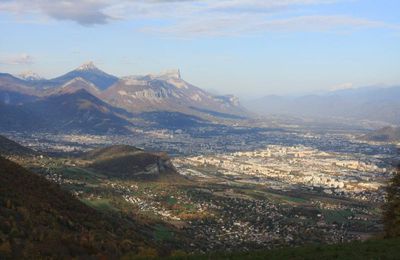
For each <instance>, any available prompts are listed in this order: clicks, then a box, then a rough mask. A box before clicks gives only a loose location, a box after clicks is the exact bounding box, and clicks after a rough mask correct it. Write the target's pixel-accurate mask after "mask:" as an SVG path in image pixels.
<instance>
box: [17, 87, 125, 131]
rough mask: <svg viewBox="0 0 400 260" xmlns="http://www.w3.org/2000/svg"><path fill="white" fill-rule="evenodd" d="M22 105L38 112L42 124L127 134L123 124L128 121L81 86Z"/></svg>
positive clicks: (50, 126)
mask: <svg viewBox="0 0 400 260" xmlns="http://www.w3.org/2000/svg"><path fill="white" fill-rule="evenodd" d="M25 107H26V109H28V110H30V111H33V112H34V113H35V114H37V115H42V116H43V118H44V120H45V122H46V126H47V127H48V128H50V129H55V130H58V131H67V130H75V131H81V132H92V133H98V134H99V133H100V134H105V133H129V131H128V130H127V128H126V127H127V126H129V125H130V123H129V122H128V121H127V120H125V119H123V118H122V117H120V116H118V115H117V113H118V109H115V108H113V107H112V106H110V105H108V104H107V103H105V102H103V101H101V100H100V99H98V98H97V97H95V96H93V95H92V94H90V93H89V92H87V91H86V90H84V89H80V90H78V91H76V92H72V93H62V94H59V95H52V96H48V97H46V98H44V99H41V100H39V101H36V102H33V103H28V104H26V105H25Z"/></svg>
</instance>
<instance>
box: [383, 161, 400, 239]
mask: <svg viewBox="0 0 400 260" xmlns="http://www.w3.org/2000/svg"><path fill="white" fill-rule="evenodd" d="M386 192H387V195H386V203H385V205H384V208H383V210H384V212H383V222H384V226H385V236H386V237H400V166H399V167H397V170H396V172H395V174H394V176H393V178H392V179H391V180H390V182H389V185H388V187H387V189H386Z"/></svg>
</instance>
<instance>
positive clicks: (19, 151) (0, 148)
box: [0, 135, 36, 156]
mask: <svg viewBox="0 0 400 260" xmlns="http://www.w3.org/2000/svg"><path fill="white" fill-rule="evenodd" d="M34 154H36V152H35V151H33V150H31V149H29V148H26V147H24V146H22V145H20V144H18V143H16V142H14V141H12V140H10V139H8V138H6V137H4V136H1V135H0V156H30V155H34Z"/></svg>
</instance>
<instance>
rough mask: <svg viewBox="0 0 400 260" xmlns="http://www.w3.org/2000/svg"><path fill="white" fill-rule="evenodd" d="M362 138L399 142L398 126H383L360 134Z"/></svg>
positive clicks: (399, 130) (399, 128) (399, 131)
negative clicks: (362, 134)
mask: <svg viewBox="0 0 400 260" xmlns="http://www.w3.org/2000/svg"><path fill="white" fill-rule="evenodd" d="M362 139H364V140H368V141H378V142H399V141H400V127H391V126H388V127H384V128H381V129H378V130H375V131H372V132H371V133H368V134H366V135H364V136H362Z"/></svg>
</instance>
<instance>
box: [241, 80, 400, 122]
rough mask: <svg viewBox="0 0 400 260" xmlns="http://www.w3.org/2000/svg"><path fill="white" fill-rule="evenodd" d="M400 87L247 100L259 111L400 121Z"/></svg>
mask: <svg viewBox="0 0 400 260" xmlns="http://www.w3.org/2000/svg"><path fill="white" fill-rule="evenodd" d="M399 100H400V87H387V88H383V87H382V88H380V87H367V88H358V89H347V90H338V91H333V92H330V93H327V94H324V95H308V96H301V97H281V96H267V97H264V98H260V99H257V100H252V101H250V102H247V103H246V107H248V108H249V109H250V110H252V111H254V112H257V113H259V114H263V115H268V114H286V115H294V116H302V117H314V118H324V119H328V118H346V119H353V120H369V121H377V122H383V123H384V122H386V123H391V124H400V102H399Z"/></svg>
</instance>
